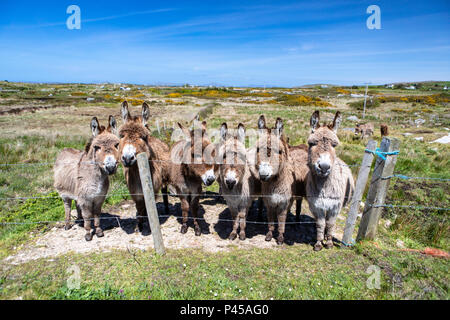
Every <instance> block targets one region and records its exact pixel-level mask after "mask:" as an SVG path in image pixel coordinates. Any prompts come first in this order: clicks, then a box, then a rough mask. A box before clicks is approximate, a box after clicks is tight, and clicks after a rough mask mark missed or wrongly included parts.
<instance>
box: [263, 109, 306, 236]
mask: <svg viewBox="0 0 450 320" xmlns="http://www.w3.org/2000/svg"><path fill="white" fill-rule="evenodd" d="M258 129H259V139H258V141H257V142H256V146H257V148H256V163H255V169H256V171H255V175H256V177H257V178H258V179H259V180H260V181H261V184H262V187H261V189H262V190H261V193H262V196H263V201H264V205H265V206H266V208H267V217H268V222H269V231H268V233H267V234H266V241H270V240H271V239H272V237H273V231H274V229H275V218H276V217H278V237H277V244H282V243H283V242H284V231H285V223H286V217H287V213H288V211H289V209H290V208H291V206H292V203H293V196H294V195H298V194H299V191H298V190H297V188H298V187H297V185H298V183H299V182H300V181H303V180H304V177H305V176H306V171H307V168H306V163H303V165H302V163H297V162H295V163H294V161H293V159H292V158H291V156H290V151H289V146H288V144H287V142H286V138H285V136H284V134H283V121H282V120H281V119H280V118H277V120H276V123H275V127H274V128H273V129H268V128H267V127H266V119H265V117H264V116H260V118H259V120H258ZM298 151H299V152H301V148H299V150H298ZM303 151H304V150H303ZM303 158H304V160H303V162H305V161H306V158H305V157H303Z"/></svg>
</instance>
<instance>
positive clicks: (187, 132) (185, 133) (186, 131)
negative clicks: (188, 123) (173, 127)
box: [177, 122, 191, 139]
mask: <svg viewBox="0 0 450 320" xmlns="http://www.w3.org/2000/svg"><path fill="white" fill-rule="evenodd" d="M177 125H178V127H179V128H180V129H181V131H182V132H183V134H184V137H185V138H186V139H188V138H190V137H191V133H190V132H189V130H188V129H186V128H185V127H184V126H183V125H182V124H181V123H179V122H177Z"/></svg>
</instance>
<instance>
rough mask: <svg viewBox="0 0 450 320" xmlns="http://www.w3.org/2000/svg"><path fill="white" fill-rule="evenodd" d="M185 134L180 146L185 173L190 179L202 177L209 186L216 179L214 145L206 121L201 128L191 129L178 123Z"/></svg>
mask: <svg viewBox="0 0 450 320" xmlns="http://www.w3.org/2000/svg"><path fill="white" fill-rule="evenodd" d="M178 126H179V127H180V129H181V131H182V132H183V135H184V140H182V142H181V144H180V147H181V148H182V158H183V160H182V164H181V165H182V168H183V174H184V176H185V177H187V178H188V179H194V180H198V179H201V181H202V182H203V184H204V185H206V186H209V185H211V184H212V183H213V182H214V181H215V180H216V175H215V173H214V145H213V144H212V143H211V142H210V140H209V139H208V137H207V134H206V121H203V122H202V125H201V128H194V129H192V130H191V131H189V130H188V129H186V128H185V127H184V126H183V125H182V124H181V123H178Z"/></svg>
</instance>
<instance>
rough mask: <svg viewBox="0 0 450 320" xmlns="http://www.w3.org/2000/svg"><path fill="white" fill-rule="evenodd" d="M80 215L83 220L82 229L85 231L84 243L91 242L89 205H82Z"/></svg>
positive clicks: (90, 208)
mask: <svg viewBox="0 0 450 320" xmlns="http://www.w3.org/2000/svg"><path fill="white" fill-rule="evenodd" d="M81 209H82V215H83V219H84V229H85V230H86V234H85V236H84V239H86V241H91V240H92V233H91V220H92V216H93V214H92V207H91V205H82V206H81Z"/></svg>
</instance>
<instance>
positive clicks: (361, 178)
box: [342, 140, 377, 245]
mask: <svg viewBox="0 0 450 320" xmlns="http://www.w3.org/2000/svg"><path fill="white" fill-rule="evenodd" d="M376 147H377V142H376V141H374V140H370V141H369V142H368V143H367V146H366V149H367V150H375V149H376ZM372 161H373V154H372V153H370V152H365V153H364V157H363V159H362V163H361V167H360V168H359V172H358V178H357V179H356V184H355V192H354V193H353V196H352V199H351V202H350V210H349V211H348V215H347V221H346V222H345V229H344V236H343V237H342V243H343V244H344V245H348V244H350V243H351V241H352V234H353V230H354V229H355V223H356V218H357V217H358V212H359V203H360V202H361V199H362V196H363V193H364V190H365V188H366V184H367V179H368V177H369V173H370V167H371V166H372Z"/></svg>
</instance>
